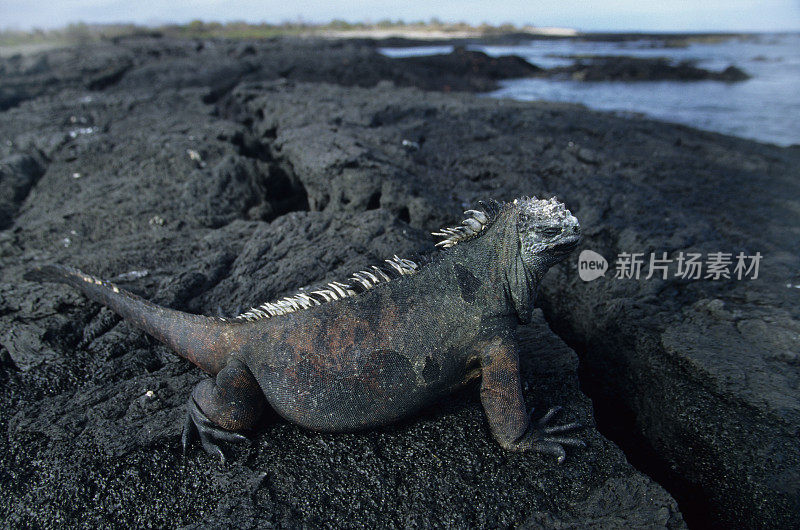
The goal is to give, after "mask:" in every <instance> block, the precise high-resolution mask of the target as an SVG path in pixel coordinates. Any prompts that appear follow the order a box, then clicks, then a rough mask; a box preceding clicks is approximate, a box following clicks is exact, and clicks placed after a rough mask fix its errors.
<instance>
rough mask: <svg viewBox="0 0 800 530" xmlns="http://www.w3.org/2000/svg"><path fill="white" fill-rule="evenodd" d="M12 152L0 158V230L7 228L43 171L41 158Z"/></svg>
mask: <svg viewBox="0 0 800 530" xmlns="http://www.w3.org/2000/svg"><path fill="white" fill-rule="evenodd" d="M38 158H39V159H37V157H34V156H31V155H28V154H14V155H11V156H9V157H7V158H4V159H2V160H0V230H5V229H7V228H9V227H10V226H11V225H12V224H13V223H14V218H15V217H16V214H17V212H18V210H19V207H20V206H21V205H22V203H23V202H25V199H26V198H27V197H28V194H30V192H31V190H32V189H33V187H34V186H35V185H36V183H37V182H39V179H40V178H42V175H44V172H45V166H44V163H43V162H42V160H41V158H43V157H38Z"/></svg>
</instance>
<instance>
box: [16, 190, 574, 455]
mask: <svg viewBox="0 0 800 530" xmlns="http://www.w3.org/2000/svg"><path fill="white" fill-rule="evenodd" d="M465 213H466V214H467V215H468V217H467V218H466V219H465V220H464V221H463V222H462V224H461V225H459V226H457V227H454V228H443V229H442V230H441V231H440V232H434V235H439V236H443V237H444V239H443V240H442V241H440V242H439V243H438V244H437V245H438V246H439V247H443V248H446V249H447V250H444V251H441V252H439V253H438V255H437V256H436V257H435V258H434V259H432V260H431V261H430V262H429V263H427V264H426V265H424V266H422V267H420V266H418V265H417V264H416V263H414V262H413V261H410V260H405V259H402V258H399V257H397V256H395V257H394V258H392V259H390V260H387V265H386V266H384V267H372V268H371V269H367V270H364V271H360V272H357V273H355V274H354V275H353V276H352V277H350V278H349V279H348V281H347V282H331V283H329V284H327V286H326V287H325V288H322V289H319V290H316V291H305V292H304V291H301V292H300V293H298V294H295V295H293V296H288V297H285V298H282V299H281V300H278V301H277V302H271V303H267V304H263V305H261V306H258V307H254V308H253V309H251V310H249V311H247V312H245V313H243V314H241V315H239V316H237V317H233V318H216V317H205V316H199V315H191V314H188V313H183V312H180V311H176V310H172V309H167V308H165V307H161V306H158V305H156V304H153V303H151V302H148V301H147V300H144V299H143V298H140V297H139V296H136V295H134V294H132V293H130V292H128V291H125V290H123V289H120V288H118V287H117V286H115V285H113V284H111V283H109V282H105V281H103V280H100V279H98V278H95V277H93V276H89V275H87V274H84V273H82V272H80V271H79V270H77V269H74V268H71V267H66V266H60V265H47V266H43V267H40V268H37V269H34V270H31V271H29V272H28V273H27V274H26V278H27V279H32V280H38V281H56V282H62V283H66V284H69V285H72V286H74V287H77V288H78V289H80V290H81V291H82V292H83V293H84V294H85V295H86V296H88V297H89V298H90V299H92V300H94V301H97V302H100V303H102V304H105V305H107V306H108V307H110V308H111V309H112V310H114V311H115V312H117V313H118V314H119V315H121V316H122V317H123V318H124V319H125V320H128V321H129V322H131V323H132V324H134V325H136V326H138V327H140V328H142V329H143V330H144V331H146V332H147V333H149V334H150V335H152V336H154V337H155V338H157V339H159V340H160V341H162V342H164V343H166V344H167V345H169V346H170V347H172V349H174V350H175V351H176V352H177V353H178V354H179V355H181V356H182V357H184V358H186V359H188V360H190V361H191V362H193V363H194V364H196V365H197V366H198V367H200V368H201V369H203V370H204V371H206V372H207V373H208V374H210V375H211V376H212V378H208V379H205V380H203V381H201V382H200V383H198V385H197V386H196V387H195V389H194V391H193V392H192V395H191V397H190V398H189V403H188V413H187V417H186V422H185V425H184V430H183V435H182V437H181V439H182V445H183V449H184V452H186V450H187V448H188V447H189V445H190V444H191V442H192V440H193V439H194V438H195V437H199V439H200V441H201V443H202V446H203V448H204V449H205V450H206V451H207V452H208V453H210V454H215V455H217V456H218V457H219V458H220V459H221V460H222V461H224V454H223V452H222V450H221V448H220V445H219V444H220V443H221V442H223V441H237V440H246V438H245V437H244V436H243V435H242V434H240V433H238V432H236V431H241V430H245V429H250V428H252V427H254V426H256V424H257V422H258V420H259V418H260V416H261V414H262V411H263V410H264V408H265V407H266V406H267V405H269V406H271V407H272V408H273V409H275V411H276V412H277V413H278V414H280V415H281V416H283V417H284V418H286V419H287V420H289V421H291V422H293V423H296V424H298V425H301V426H303V427H306V428H309V429H313V430H317V431H353V430H359V429H367V428H371V427H376V426H380V425H385V424H388V423H390V422H393V421H395V420H399V419H400V418H403V417H406V416H408V415H410V414H412V413H413V412H415V411H417V410H419V409H420V408H422V407H424V406H425V405H428V404H430V403H431V402H433V401H435V400H436V399H437V398H439V397H440V396H442V395H444V394H446V393H449V392H452V391H453V390H454V389H456V388H458V387H461V386H463V385H465V384H466V383H467V382H469V381H470V380H472V379H473V378H476V377H478V376H480V377H481V379H482V381H481V385H480V398H481V402H482V404H483V408H484V410H485V412H486V417H487V419H488V422H489V426H490V428H491V431H492V433H493V435H494V437H495V438H496V440H497V441H498V442H499V443H500V445H501V446H502V447H503V448H505V449H508V450H513V451H525V450H529V449H533V450H536V451H540V452H544V453H550V454H554V455H556V456H557V460H558V462H559V463H561V462H563V461H564V459H565V451H564V447H563V446H565V445H566V446H583V445H584V443H583V442H582V441H581V440H579V439H577V438H573V437H570V436H564V435H563V434H561V433H564V432H566V431H570V430H573V429H576V428H578V427H580V425H579V424H578V423H569V424H566V425H553V426H551V425H550V424H549V423H550V420H551V419H552V418H553V416H554V414H556V412H557V411H558V410H559V408H560V407H554V408H552V409H550V410H549V411H548V412H547V413H546V414H545V415H544V416H543V417H542V418H541V419H539V420H538V421H532V420H531V416H532V412H533V411H531V412H530V413H528V412H527V411H526V409H525V402H524V400H523V396H522V389H521V386H520V371H519V360H518V344H517V339H516V336H515V329H516V327H517V324H518V323H519V322H522V323H525V322H528V321H529V320H530V318H531V313H532V306H533V300H534V297H535V294H536V289H537V287H538V285H539V282H540V281H541V279H542V276H543V275H544V274H545V272H546V271H547V270H548V269H549V268H550V267H551V266H552V265H554V264H555V263H557V262H559V261H561V260H562V259H564V257H566V255H567V254H569V253H570V252H571V251H572V250H574V249H575V247H576V246H577V244H578V242H579V240H580V226H579V224H578V221H577V219H576V218H575V217H574V216H573V215H572V214H571V213H570V212H569V210H567V209H566V208H565V207H564V205H563V204H561V203H560V202H558V201H557V200H556V199H555V198H552V199H550V200H542V199H537V198H536V197H533V198H521V199H517V200H514V201H513V202H510V203H497V202H495V201H491V202H489V203H481V209H480V210H468V211H467V212H465Z"/></svg>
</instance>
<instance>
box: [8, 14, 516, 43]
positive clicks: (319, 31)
mask: <svg viewBox="0 0 800 530" xmlns="http://www.w3.org/2000/svg"><path fill="white" fill-rule="evenodd" d="M526 29H530V28H524V27H517V26H515V25H513V24H502V25H499V26H492V25H489V24H481V25H480V26H471V25H469V24H467V23H466V22H456V23H446V22H442V21H441V20H438V19H436V18H434V19H431V20H429V21H427V22H423V21H418V22H404V21H402V20H388V19H386V20H381V21H379V22H375V23H366V22H347V21H345V20H332V21H331V22H328V23H326V24H312V23H308V22H302V21H298V22H283V23H281V24H270V23H266V22H262V23H260V24H252V23H248V22H242V21H239V22H226V23H221V22H204V21H202V20H194V21H192V22H189V23H188V24H166V25H162V26H155V27H148V26H139V25H136V24H86V23H83V22H80V23H74V24H69V25H68V26H66V27H64V28H58V29H51V30H42V29H33V30H30V31H20V30H13V29H4V30H0V46H15V45H29V44H46V43H63V44H85V43H88V42H92V41H97V40H103V39H110V38H117V37H128V36H135V35H141V34H149V35H152V34H160V35H163V36H165V37H184V38H210V37H216V38H232V39H237V38H241V39H253V38H269V37H276V36H281V35H325V34H330V33H339V32H364V31H381V30H398V31H409V32H412V31H413V32H421V33H425V32H430V33H445V34H448V33H451V34H464V33H469V34H474V35H475V36H482V35H492V34H500V33H509V32H514V31H525V30H526Z"/></svg>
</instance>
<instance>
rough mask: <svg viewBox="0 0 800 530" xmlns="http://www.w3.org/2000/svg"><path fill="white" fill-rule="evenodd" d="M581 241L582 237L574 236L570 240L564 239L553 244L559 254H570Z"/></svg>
mask: <svg viewBox="0 0 800 530" xmlns="http://www.w3.org/2000/svg"><path fill="white" fill-rule="evenodd" d="M579 242H580V238H574V239H571V240H569V241H564V242H563V243H558V244H557V245H554V246H553V250H554V251H555V252H557V253H558V254H569V253H570V252H572V251H573V250H575V248H576V247H577V246H578V243H579Z"/></svg>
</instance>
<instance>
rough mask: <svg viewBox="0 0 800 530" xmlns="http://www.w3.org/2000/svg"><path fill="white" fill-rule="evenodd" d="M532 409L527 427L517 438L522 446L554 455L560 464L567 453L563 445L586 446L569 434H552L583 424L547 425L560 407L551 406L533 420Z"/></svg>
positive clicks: (577, 427) (576, 427)
mask: <svg viewBox="0 0 800 530" xmlns="http://www.w3.org/2000/svg"><path fill="white" fill-rule="evenodd" d="M533 410H534V409H531V411H530V413H529V414H528V428H527V429H525V432H524V433H523V434H522V436H520V437H519V440H518V443H519V444H520V445H521V446H523V448H525V449H533V450H534V451H538V452H540V453H548V454H551V455H555V456H556V459H557V462H558V463H559V464H562V463H564V460H565V459H566V458H567V454H566V452H565V451H564V446H565V445H567V446H571V447H586V443H585V442H584V441H583V440H581V439H579V438H573V437H571V436H552V435H553V434H556V433H562V432H565V431H571V430H574V429H579V428H581V427H583V425H581V424H580V423H578V422H572V423H566V424H564V425H552V426H548V425H547V424H548V423H549V422H550V420H551V419H553V417H554V416H555V415H556V414H558V412H559V411H560V410H561V407H552V408H551V409H550V410H548V411H547V413H546V414H545V415H544V416H542V417H541V418H539V419H538V420H536V421H535V422H534V421H532V420H531V417H532V416H533ZM525 446H527V447H525Z"/></svg>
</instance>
